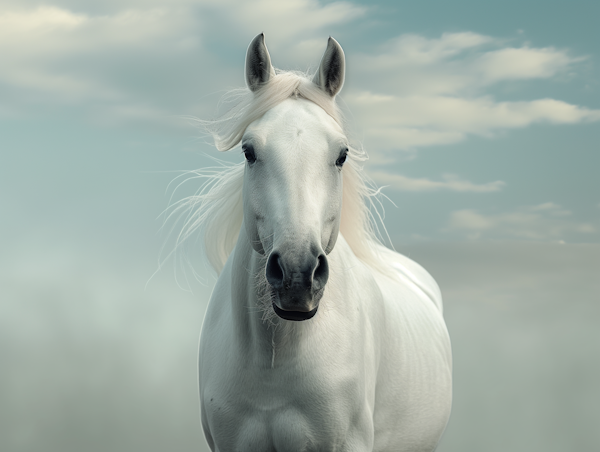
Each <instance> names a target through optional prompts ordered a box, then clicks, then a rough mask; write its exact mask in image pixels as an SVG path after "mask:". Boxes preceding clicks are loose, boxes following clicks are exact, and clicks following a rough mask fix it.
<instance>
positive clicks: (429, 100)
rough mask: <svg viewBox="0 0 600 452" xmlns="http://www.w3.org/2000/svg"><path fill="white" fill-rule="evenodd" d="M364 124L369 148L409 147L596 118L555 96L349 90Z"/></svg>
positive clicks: (594, 113)
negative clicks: (519, 98)
mask: <svg viewBox="0 0 600 452" xmlns="http://www.w3.org/2000/svg"><path fill="white" fill-rule="evenodd" d="M345 100H346V102H347V104H348V105H349V106H350V108H351V109H352V112H353V116H354V117H355V118H357V122H358V123H359V124H361V126H362V127H364V130H365V140H366V142H367V143H368V145H369V148H370V149H376V150H391V149H411V148H416V147H422V146H431V145H439V144H449V143H456V142H459V141H462V140H464V139H465V138H467V137H468V136H469V135H479V136H491V135H493V133H494V132H496V131H499V130H505V129H515V128H523V127H527V126H530V125H532V124H536V123H549V124H574V123H580V122H591V121H599V120H600V110H590V109H587V108H584V107H579V106H576V105H572V104H568V103H566V102H562V101H559V100H555V99H539V100H534V101H516V102H497V101H495V100H494V99H493V98H491V97H490V96H486V97H476V98H468V97H450V96H417V95H411V96H406V97H402V96H394V95H380V94H374V93H371V92H354V93H352V94H350V95H349V96H347V97H346V98H345Z"/></svg>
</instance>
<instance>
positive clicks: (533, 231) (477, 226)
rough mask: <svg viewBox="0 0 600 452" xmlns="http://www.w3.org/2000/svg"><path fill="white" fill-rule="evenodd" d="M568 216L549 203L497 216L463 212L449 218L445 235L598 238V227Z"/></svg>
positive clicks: (519, 237)
mask: <svg viewBox="0 0 600 452" xmlns="http://www.w3.org/2000/svg"><path fill="white" fill-rule="evenodd" d="M571 216H572V213H571V212H570V211H569V210H567V209H564V208H563V207H561V206H560V205H558V204H555V203H552V202H547V203H543V204H539V205H534V206H524V207H521V208H519V209H516V210H514V211H512V212H504V213H498V214H484V213H480V212H478V211H475V210H472V209H462V210H457V211H454V212H452V213H451V214H450V217H449V219H448V222H447V228H446V231H447V232H458V233H459V234H461V235H466V236H467V237H468V238H473V239H475V238H481V237H487V238H511V239H513V238H517V239H527V240H552V241H564V240H565V239H566V238H570V237H582V236H583V237H585V238H587V239H588V240H589V239H590V238H592V237H593V236H594V235H597V234H598V231H599V228H598V226H597V225H594V224H592V223H589V222H578V221H575V220H573V219H572V218H571Z"/></svg>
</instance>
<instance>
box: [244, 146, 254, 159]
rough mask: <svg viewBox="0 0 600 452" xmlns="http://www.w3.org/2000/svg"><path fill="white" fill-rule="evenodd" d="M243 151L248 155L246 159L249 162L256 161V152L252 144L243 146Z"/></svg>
mask: <svg viewBox="0 0 600 452" xmlns="http://www.w3.org/2000/svg"><path fill="white" fill-rule="evenodd" d="M242 152H243V153H244V157H246V160H247V161H248V163H254V162H256V154H254V148H253V147H252V146H250V145H244V146H242Z"/></svg>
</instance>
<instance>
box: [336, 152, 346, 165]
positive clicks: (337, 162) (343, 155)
mask: <svg viewBox="0 0 600 452" xmlns="http://www.w3.org/2000/svg"><path fill="white" fill-rule="evenodd" d="M347 152H348V151H346V152H344V153H343V154H342V155H340V157H339V158H338V159H337V160H336V161H335V165H336V166H338V167H340V168H341V167H342V166H343V165H344V162H345V161H346V157H347V156H348V154H347Z"/></svg>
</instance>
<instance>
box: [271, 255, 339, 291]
mask: <svg viewBox="0 0 600 452" xmlns="http://www.w3.org/2000/svg"><path fill="white" fill-rule="evenodd" d="M298 257H299V256H293V258H291V259H285V258H283V257H282V256H281V254H280V253H278V252H276V251H274V252H272V253H271V255H270V256H269V259H268V260H267V268H266V276H267V281H268V282H269V284H270V285H271V286H273V288H274V289H275V290H277V291H289V290H297V291H301V292H304V291H308V292H309V293H311V295H312V294H314V293H315V292H317V291H319V290H321V289H323V288H324V287H325V284H327V280H328V279H329V265H328V264H327V257H326V256H325V254H320V255H319V256H318V257H315V256H314V255H310V256H307V257H306V258H305V259H302V260H300V259H298Z"/></svg>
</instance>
